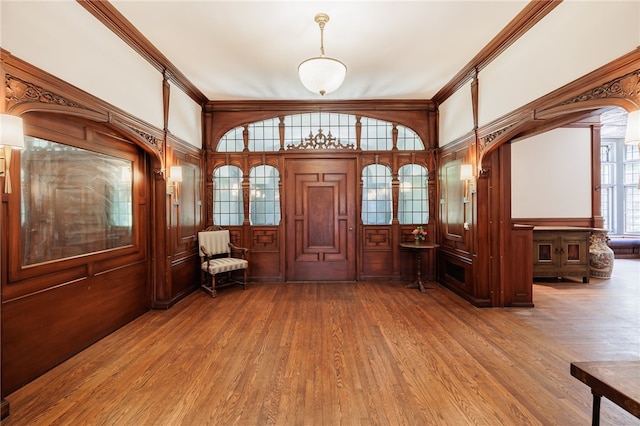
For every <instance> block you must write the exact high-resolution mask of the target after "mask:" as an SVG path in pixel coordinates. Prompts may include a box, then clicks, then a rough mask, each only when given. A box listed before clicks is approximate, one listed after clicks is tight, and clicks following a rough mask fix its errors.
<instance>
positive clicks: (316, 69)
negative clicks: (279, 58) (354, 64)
mask: <svg viewBox="0 0 640 426" xmlns="http://www.w3.org/2000/svg"><path fill="white" fill-rule="evenodd" d="M298 74H299V76H300V81H301V82H302V84H303V85H304V87H306V88H307V89H308V90H309V91H311V92H313V93H319V94H321V95H325V94H326V93H331V92H333V91H334V90H336V89H337V88H338V87H340V86H341V85H342V82H343V81H344V78H345V77H346V75H347V67H346V66H345V65H344V64H343V63H342V62H340V61H339V60H337V59H333V58H327V57H326V56H316V57H315V58H309V59H307V60H306V61H304V62H302V63H301V64H300V65H299V66H298Z"/></svg>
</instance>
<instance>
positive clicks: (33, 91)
mask: <svg viewBox="0 0 640 426" xmlns="http://www.w3.org/2000/svg"><path fill="white" fill-rule="evenodd" d="M0 53H1V55H0V59H1V61H2V67H3V69H2V71H3V74H4V87H3V90H4V99H3V101H4V109H3V111H6V112H11V113H13V114H16V115H22V114H24V113H28V112H36V111H40V112H46V113H57V114H66V115H72V116H76V117H80V118H83V119H87V120H91V121H95V122H98V123H106V124H108V125H110V126H111V127H112V128H113V129H114V130H116V131H119V132H120V133H121V134H122V135H123V136H127V137H129V138H130V140H132V141H135V142H136V143H138V145H139V146H140V147H142V148H143V149H144V150H145V151H146V152H148V153H150V154H151V155H152V156H153V157H154V158H155V159H157V160H158V163H159V166H158V168H159V170H157V171H156V173H159V174H160V175H161V176H163V175H164V161H165V158H164V154H165V151H166V149H165V145H166V143H165V136H164V133H163V132H162V131H160V130H158V129H156V128H154V127H153V126H150V125H148V124H147V123H144V122H142V121H141V120H139V119H138V118H136V117H134V116H132V115H130V114H127V113H126V112H124V111H121V110H119V109H117V108H116V107H113V106H112V105H110V104H108V103H106V102H104V101H102V100H100V99H98V98H96V97H94V96H92V95H90V94H89V93H86V92H84V91H81V90H79V89H77V88H75V87H73V86H71V85H70V84H68V83H67V82H65V81H63V80H60V79H58V78H56V77H54V76H52V75H49V74H47V73H46V72H44V71H42V70H40V69H39V68H37V67H34V66H33V65H31V64H29V63H27V62H24V61H22V60H20V59H18V58H16V57H15V56H13V55H11V54H10V53H9V52H7V51H5V50H0Z"/></svg>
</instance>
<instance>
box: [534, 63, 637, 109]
mask: <svg viewBox="0 0 640 426" xmlns="http://www.w3.org/2000/svg"><path fill="white" fill-rule="evenodd" d="M605 103H606V104H608V105H611V106H619V107H621V108H624V109H626V110H629V111H632V110H634V109H638V108H640V70H635V71H633V72H631V73H628V74H626V75H623V76H621V77H618V78H615V79H613V80H610V81H607V82H605V83H603V84H601V85H599V86H596V87H594V88H591V89H589V90H586V91H584V92H582V93H580V94H578V95H576V96H573V97H571V98H570V99H567V100H565V101H563V102H560V103H558V104H556V105H554V106H552V107H549V108H544V109H540V110H537V111H536V118H538V119H548V118H553V117H556V116H558V115H562V114H567V113H571V112H577V111H588V110H593V109H598V108H602V107H603V106H604V104H605Z"/></svg>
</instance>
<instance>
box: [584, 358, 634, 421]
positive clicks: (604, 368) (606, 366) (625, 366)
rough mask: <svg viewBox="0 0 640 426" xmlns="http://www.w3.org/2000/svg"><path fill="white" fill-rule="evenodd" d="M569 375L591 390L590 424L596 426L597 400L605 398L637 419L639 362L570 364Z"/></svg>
mask: <svg viewBox="0 0 640 426" xmlns="http://www.w3.org/2000/svg"><path fill="white" fill-rule="evenodd" d="M571 375H572V376H573V377H575V378H576V379H578V380H580V381H581V382H582V383H584V384H586V385H587V386H589V387H590V388H591V393H592V394H593V413H592V418H591V424H592V425H594V426H597V425H599V424H600V399H601V397H603V396H604V397H605V398H607V399H608V400H610V401H611V402H614V403H615V404H617V405H619V406H620V407H622V408H624V409H625V410H627V411H628V412H629V413H631V414H633V415H634V416H636V417H637V418H639V419H640V361H594V362H572V363H571Z"/></svg>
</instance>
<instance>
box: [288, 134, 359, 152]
mask: <svg viewBox="0 0 640 426" xmlns="http://www.w3.org/2000/svg"><path fill="white" fill-rule="evenodd" d="M287 149H288V150H295V149H299V150H306V149H349V150H353V149H355V146H354V145H353V144H352V143H349V144H344V143H342V141H341V140H340V139H336V138H335V137H334V136H333V135H332V134H331V132H329V133H327V134H326V135H325V134H324V133H323V132H322V129H318V133H316V134H315V135H314V134H312V133H309V136H307V137H306V138H304V139H301V140H300V143H298V144H297V145H294V144H289V145H287Z"/></svg>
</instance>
